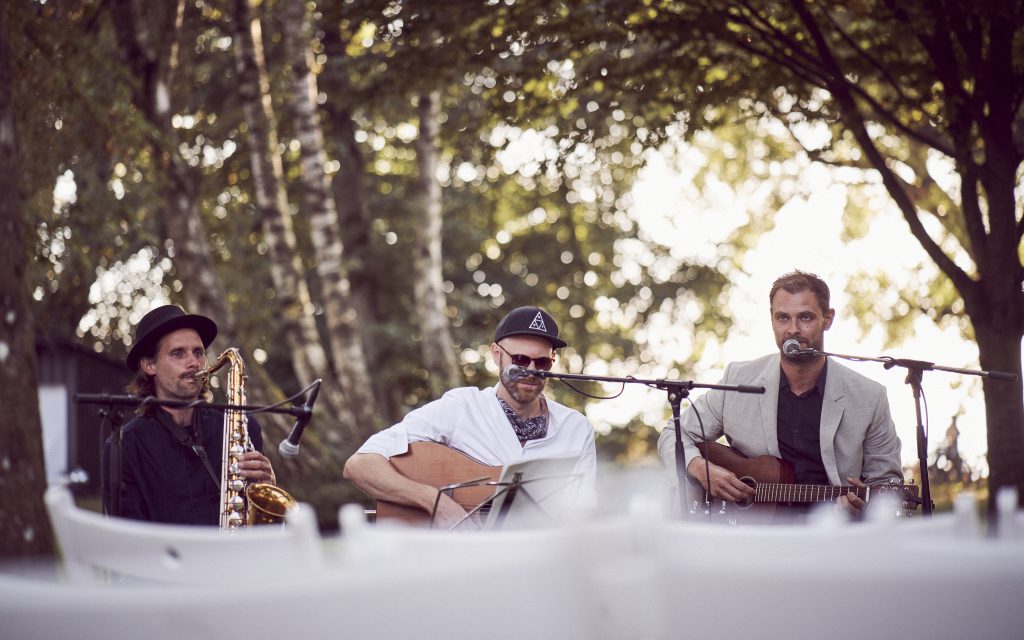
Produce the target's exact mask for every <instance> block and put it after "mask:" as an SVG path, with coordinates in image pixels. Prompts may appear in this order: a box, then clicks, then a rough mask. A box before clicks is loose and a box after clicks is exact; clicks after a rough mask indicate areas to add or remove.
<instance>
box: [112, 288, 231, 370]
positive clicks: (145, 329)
mask: <svg viewBox="0 0 1024 640" xmlns="http://www.w3.org/2000/svg"><path fill="white" fill-rule="evenodd" d="M178 329H195V330H196V333H198V334H199V338H200V339H201V340H202V341H203V347H204V348H208V347H209V346H210V343H212V342H213V339H214V338H216V337H217V324H216V323H215V322H214V321H213V320H210V319H209V318H207V317H206V316H200V315H195V314H190V313H185V310H184V309H182V308H181V307H179V306H178V305H176V304H165V305H164V306H162V307H157V308H156V309H153V310H152V311H150V312H149V313H147V314H146V315H144V316H142V320H140V321H139V324H138V326H137V327H136V328H135V344H134V345H132V350H131V351H129V352H128V359H127V360H126V361H125V364H127V365H128V368H129V369H131V371H132V372H133V373H134V372H135V371H138V369H139V360H141V359H142V357H143V355H144V354H146V353H147V352H148V351H149V350H150V349H151V348H152V347H153V345H154V344H156V343H157V342H158V341H159V340H160V338H162V337H164V336H165V335H167V334H168V333H170V332H172V331H177V330H178Z"/></svg>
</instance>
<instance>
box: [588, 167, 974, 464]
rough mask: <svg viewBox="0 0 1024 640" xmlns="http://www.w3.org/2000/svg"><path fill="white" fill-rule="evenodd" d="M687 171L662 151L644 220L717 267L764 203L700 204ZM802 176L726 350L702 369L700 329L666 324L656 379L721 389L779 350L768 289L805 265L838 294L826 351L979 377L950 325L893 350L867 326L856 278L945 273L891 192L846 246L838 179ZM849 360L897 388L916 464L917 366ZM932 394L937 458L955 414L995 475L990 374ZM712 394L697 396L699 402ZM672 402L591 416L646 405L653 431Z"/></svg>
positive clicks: (634, 402) (747, 279) (765, 246)
mask: <svg viewBox="0 0 1024 640" xmlns="http://www.w3.org/2000/svg"><path fill="white" fill-rule="evenodd" d="M683 164H684V169H683V170H679V169H677V168H675V167H674V166H673V164H672V163H671V162H669V161H667V160H666V159H665V158H664V156H662V155H659V154H652V155H651V156H650V158H649V162H648V165H647V167H646V168H645V169H644V170H643V171H642V173H641V176H640V179H639V181H638V182H637V184H636V185H635V187H634V189H633V198H634V203H635V206H634V209H633V215H634V216H635V218H636V219H637V220H638V221H639V223H640V224H641V225H642V226H643V227H644V228H645V229H647V230H648V232H649V233H650V235H651V236H652V237H656V238H658V239H659V240H660V241H661V242H664V243H666V244H669V245H670V246H672V247H675V248H678V249H679V250H680V251H681V252H682V253H683V254H684V255H686V256H687V257H689V258H691V259H692V258H699V259H710V258H712V257H713V256H714V252H715V247H716V243H719V242H722V241H724V239H725V238H726V236H727V235H728V234H729V233H730V232H731V231H732V230H733V229H734V228H735V227H736V226H737V225H739V224H742V223H743V222H744V221H745V220H746V218H747V216H748V215H749V213H748V209H746V208H747V207H755V206H757V204H756V203H753V202H752V201H751V199H749V198H747V199H744V198H742V197H732V198H731V200H729V201H727V200H726V199H723V201H722V202H721V203H720V208H718V207H707V206H703V207H702V206H696V205H695V204H694V201H695V200H694V199H693V198H691V197H689V195H688V193H689V192H690V191H691V190H692V181H691V177H692V176H691V175H688V172H687V171H686V169H685V163H683ZM799 179H800V181H801V182H803V183H804V184H803V185H802V187H803V188H802V189H801V190H800V191H801V192H803V193H808V194H810V196H809V197H806V198H804V197H800V198H796V199H793V200H791V201H790V202H789V203H788V204H787V205H786V206H785V207H784V208H783V209H782V210H780V211H779V212H778V213H777V214H776V215H775V216H774V228H773V229H772V230H771V231H769V232H767V233H766V234H764V235H763V236H761V238H760V239H759V240H758V241H757V242H756V244H755V246H754V248H753V249H752V250H751V251H750V252H749V253H747V254H746V256H745V258H744V259H743V262H742V268H741V271H740V272H738V273H737V274H735V276H734V277H733V278H732V289H731V291H730V297H729V301H728V305H729V311H730V315H731V316H732V317H733V318H734V325H733V327H732V329H731V331H730V333H729V337H728V339H727V340H726V341H725V342H724V343H718V342H713V343H712V344H711V345H710V347H709V348H708V349H706V351H705V352H704V353H703V356H702V357H701V358H700V359H699V361H693V360H692V358H691V351H690V347H689V345H690V343H691V341H692V332H691V330H689V329H688V328H687V327H685V326H667V324H666V325H663V326H657V325H656V324H655V326H652V327H650V330H649V331H648V332H647V333H648V336H649V338H648V339H649V340H650V341H651V344H652V345H657V347H658V350H659V351H660V352H661V353H662V354H664V356H663V358H662V359H661V362H662V364H663V366H664V367H665V368H664V369H663V370H661V371H653V372H652V373H653V374H654V375H655V376H666V375H668V374H669V370H670V369H671V367H673V366H675V367H676V370H677V371H678V372H679V376H680V379H683V380H694V381H696V382H701V383H716V382H718V381H719V379H720V377H721V375H722V373H723V371H724V367H725V365H726V364H727V363H728V362H731V361H734V360H749V359H753V358H756V357H759V356H761V355H764V354H767V353H769V352H771V351H772V350H773V349H774V348H775V345H774V336H773V334H772V330H771V325H770V318H769V309H768V292H769V290H770V288H771V284H772V282H773V281H774V279H775V278H776V277H778V276H779V275H781V274H783V273H785V272H787V271H791V270H793V269H801V270H804V271H810V272H813V273H816V274H818V275H820V276H821V277H822V278H824V279H825V281H826V282H828V284H829V286H830V288H831V292H832V306H833V307H834V308H835V309H836V320H835V322H834V324H833V326H832V329H831V330H830V331H828V332H826V334H825V350H826V351H829V352H832V353H838V354H845V355H856V356H867V357H881V356H892V357H894V358H909V359H917V360H925V361H929V362H933V363H935V364H937V365H943V366H947V367H957V368H965V369H977V368H978V349H977V346H976V345H975V344H974V343H973V342H971V341H969V340H966V339H964V337H963V336H962V335H961V334H960V331H959V328H957V327H956V326H949V327H947V328H945V329H939V328H938V327H937V326H936V324H935V323H934V322H933V321H932V320H931V319H929V318H927V317H924V316H921V317H919V318H918V319H917V321H916V322H915V323H914V325H913V334H912V335H904V336H903V337H902V339H901V341H900V342H899V343H898V344H896V345H893V346H889V347H886V346H885V335H884V331H883V327H880V326H875V327H873V328H872V329H871V330H870V331H869V332H868V333H866V334H865V333H864V332H863V331H862V330H861V328H860V326H859V324H858V322H857V319H856V318H855V317H854V316H853V313H852V310H851V309H850V305H849V302H850V296H849V294H848V293H847V291H846V288H847V284H848V282H849V281H850V279H851V278H853V277H857V276H858V274H863V273H867V274H874V273H877V272H883V273H885V274H887V275H888V276H889V278H891V280H892V281H893V282H894V283H896V284H899V285H907V284H913V282H911V281H910V279H911V278H920V277H921V274H922V273H925V274H932V273H934V271H935V266H934V264H933V263H931V262H930V260H929V259H928V257H927V256H926V255H925V253H924V251H923V250H922V249H921V247H920V245H919V244H918V243H917V241H916V240H915V239H914V238H913V237H912V236H911V235H910V232H909V230H908V228H907V225H906V223H905V221H904V220H903V218H902V217H901V216H900V214H899V211H898V210H897V209H896V208H895V206H893V205H892V203H891V202H889V201H888V199H887V198H886V197H885V194H884V192H882V191H881V189H879V197H878V198H877V199H875V201H874V202H876V203H877V204H878V210H877V212H876V217H875V218H874V219H873V220H872V222H871V225H870V229H869V231H868V232H867V234H866V235H865V236H864V237H862V238H860V239H857V240H853V241H845V240H844V239H843V233H842V227H843V221H842V216H843V215H844V207H845V204H846V194H847V187H846V186H845V185H844V184H842V183H841V182H839V181H836V180H834V177H833V174H832V173H831V172H830V170H829V169H827V168H825V167H823V166H820V165H809V166H808V167H807V168H806V170H804V171H802V172H801V173H800V178H799ZM729 195H731V193H730V194H729ZM896 295H897V292H896V291H889V292H886V291H879V292H878V296H877V304H892V303H893V301H895V300H896ZM842 362H843V363H844V364H846V365H848V366H850V367H851V368H853V369H855V370H857V371H860V372H861V373H863V374H865V375H867V376H869V377H871V378H872V379H874V380H877V381H878V382H880V383H882V384H884V385H885V386H886V387H887V389H888V395H889V403H890V406H891V409H892V414H893V419H894V420H895V422H896V428H897V432H898V434H899V436H900V440H901V441H902V445H903V454H902V458H903V461H904V463H905V464H908V465H915V464H916V461H917V445H916V442H917V440H916V433H915V425H916V418H915V410H914V399H913V394H912V392H911V388H910V386H909V385H907V384H905V377H906V370H905V369H901V368H894V369H891V370H886V369H885V368H884V367H883V365H882V363H876V362H850V361H846V360H844V361H842ZM613 373H616V372H613ZM630 373H632V372H625V371H623V372H617V374H621V375H627V374H630ZM923 391H924V395H925V398H926V400H927V407H926V408H925V410H926V411H927V416H926V419H925V424H926V426H928V423H929V419H930V433H929V434H928V448H929V451H930V452H931V451H934V450H935V448H936V446H937V445H939V444H940V443H941V442H942V441H943V438H944V437H945V434H946V430H947V427H949V425H950V424H951V421H952V419H953V417H954V416H959V417H958V418H957V427H958V428H959V430H960V440H959V447H960V453H961V455H962V456H963V457H964V459H965V460H967V461H968V462H969V463H970V464H971V466H972V468H974V469H975V470H984V469H987V467H986V465H985V460H984V454H985V452H986V435H985V406H984V398H983V396H982V388H981V382H980V378H978V377H976V376H967V375H958V374H953V373H947V372H941V371H931V372H926V373H925V374H924V382H923ZM700 393H702V392H700V391H695V392H694V396H696V395H698V394H700ZM668 406H669V405H668V400H667V398H666V397H665V392H663V391H657V390H650V389H646V388H644V387H641V386H637V385H633V386H631V387H629V388H627V389H626V392H625V393H624V394H623V395H622V397H621V398H619V399H616V400H610V401H605V402H604V403H594V404H592V405H591V408H590V411H589V413H590V417H591V418H592V419H593V420H594V422H595V423H596V424H598V425H599V426H598V428H599V429H606V428H607V427H608V425H616V424H622V423H624V422H626V421H628V419H629V417H630V416H631V415H633V413H635V411H636V408H637V407H644V408H645V416H646V419H647V421H649V423H652V424H653V423H654V421H656V420H659V419H661V421H662V423H663V424H664V423H665V419H664V417H663V416H667V415H668Z"/></svg>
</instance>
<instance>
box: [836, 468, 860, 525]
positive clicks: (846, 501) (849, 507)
mask: <svg viewBox="0 0 1024 640" xmlns="http://www.w3.org/2000/svg"><path fill="white" fill-rule="evenodd" d="M846 480H847V482H849V483H850V484H852V485H853V486H855V487H862V488H863V487H866V486H867V485H866V484H864V483H863V482H861V481H860V480H855V479H854V478H850V477H847V478H846ZM838 504H839V506H840V507H841V508H842V509H843V511H845V512H846V513H847V514H849V515H850V516H851V517H852V518H856V519H859V518H860V517H861V516H863V515H864V507H865V506H866V505H865V502H864V499H863V498H861V497H860V496H858V495H857V494H855V493H847V494H846V495H843V496H839V501H838Z"/></svg>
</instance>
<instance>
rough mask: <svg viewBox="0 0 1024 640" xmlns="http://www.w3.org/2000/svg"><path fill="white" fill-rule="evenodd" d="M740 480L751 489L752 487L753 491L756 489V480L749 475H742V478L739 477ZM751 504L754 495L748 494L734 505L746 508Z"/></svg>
mask: <svg viewBox="0 0 1024 640" xmlns="http://www.w3.org/2000/svg"><path fill="white" fill-rule="evenodd" d="M740 482H742V483H743V484H745V485H747V486H748V487H750V488H751V489H754V490H755V491H756V490H757V480H754V479H753V478H751V477H750V476H743V477H742V478H740ZM752 504H754V496H753V495H749V496H747V497H746V498H744V499H743V501H742V502H737V503H736V506H737V507H738V508H740V509H747V508H749V507H750V505H752Z"/></svg>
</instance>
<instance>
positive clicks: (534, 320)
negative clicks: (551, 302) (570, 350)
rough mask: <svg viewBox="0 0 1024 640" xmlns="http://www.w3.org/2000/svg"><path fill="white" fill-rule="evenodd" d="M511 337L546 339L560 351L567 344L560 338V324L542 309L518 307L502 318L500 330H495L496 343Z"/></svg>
mask: <svg viewBox="0 0 1024 640" xmlns="http://www.w3.org/2000/svg"><path fill="white" fill-rule="evenodd" d="M509 336H537V337H538V338H544V339H545V340H547V341H548V342H550V343H551V347H552V348H554V349H560V348H561V347H564V346H566V344H567V343H566V342H565V340H562V339H561V338H559V337H558V323H557V322H555V319H554V318H552V317H551V314H549V313H548V312H547V311H545V310H543V309H541V308H540V307H518V308H516V309H513V310H512V311H510V312H509V313H508V315H507V316H505V317H504V318H502V319H501V322H499V323H498V328H497V329H495V330H494V341H495V342H499V341H500V340H502V339H503V338H507V337H509Z"/></svg>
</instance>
